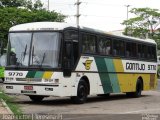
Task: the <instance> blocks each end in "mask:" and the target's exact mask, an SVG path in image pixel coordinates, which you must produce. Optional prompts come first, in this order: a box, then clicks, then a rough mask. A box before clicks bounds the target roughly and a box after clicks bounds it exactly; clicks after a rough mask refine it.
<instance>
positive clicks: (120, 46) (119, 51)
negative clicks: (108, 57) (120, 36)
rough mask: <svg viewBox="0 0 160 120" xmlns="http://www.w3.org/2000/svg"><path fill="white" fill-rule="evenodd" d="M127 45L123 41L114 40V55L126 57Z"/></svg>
mask: <svg viewBox="0 0 160 120" xmlns="http://www.w3.org/2000/svg"><path fill="white" fill-rule="evenodd" d="M124 50H125V45H124V42H123V41H121V40H113V55H114V56H124Z"/></svg>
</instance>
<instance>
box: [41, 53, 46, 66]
mask: <svg viewBox="0 0 160 120" xmlns="http://www.w3.org/2000/svg"><path fill="white" fill-rule="evenodd" d="M45 57H46V53H45V52H44V54H43V58H42V61H41V67H42V64H43V62H44V59H45Z"/></svg>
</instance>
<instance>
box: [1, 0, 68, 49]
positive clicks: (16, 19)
mask: <svg viewBox="0 0 160 120" xmlns="http://www.w3.org/2000/svg"><path fill="white" fill-rule="evenodd" d="M0 2H2V5H0V6H1V7H0V21H1V22H0V40H2V41H3V43H4V45H5V46H6V45H7V41H8V40H7V39H8V37H7V36H8V31H9V28H10V27H12V26H14V25H17V24H22V23H28V22H40V21H57V22H63V21H64V18H65V16H64V15H62V14H60V13H57V12H55V11H47V10H45V9H44V8H43V4H42V3H41V2H40V0H37V1H36V2H35V3H34V4H33V3H32V1H31V0H0Z"/></svg>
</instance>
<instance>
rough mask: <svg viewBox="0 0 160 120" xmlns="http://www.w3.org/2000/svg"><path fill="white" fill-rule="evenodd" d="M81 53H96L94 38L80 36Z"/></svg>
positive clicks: (91, 36)
mask: <svg viewBox="0 0 160 120" xmlns="http://www.w3.org/2000/svg"><path fill="white" fill-rule="evenodd" d="M82 52H83V53H95V52H96V36H94V35H90V34H82Z"/></svg>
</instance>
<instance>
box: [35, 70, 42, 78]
mask: <svg viewBox="0 0 160 120" xmlns="http://www.w3.org/2000/svg"><path fill="white" fill-rule="evenodd" d="M43 74H44V72H42V71H38V72H36V74H35V76H34V78H42V77H43Z"/></svg>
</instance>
